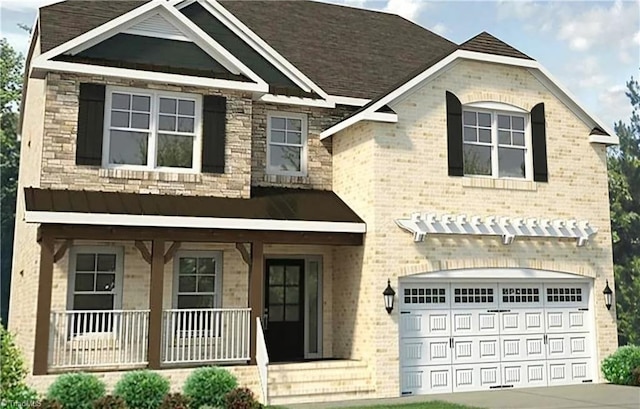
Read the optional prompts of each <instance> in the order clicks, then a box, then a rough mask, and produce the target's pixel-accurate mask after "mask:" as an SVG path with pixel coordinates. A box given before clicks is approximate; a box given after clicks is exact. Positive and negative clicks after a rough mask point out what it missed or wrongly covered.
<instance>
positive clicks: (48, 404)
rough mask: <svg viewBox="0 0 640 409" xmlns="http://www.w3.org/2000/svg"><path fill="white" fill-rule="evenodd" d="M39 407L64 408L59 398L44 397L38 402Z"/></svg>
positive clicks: (41, 408)
mask: <svg viewBox="0 0 640 409" xmlns="http://www.w3.org/2000/svg"><path fill="white" fill-rule="evenodd" d="M38 409H64V408H63V407H62V404H61V403H60V402H58V401H57V400H51V399H42V400H41V401H40V403H39V404H38Z"/></svg>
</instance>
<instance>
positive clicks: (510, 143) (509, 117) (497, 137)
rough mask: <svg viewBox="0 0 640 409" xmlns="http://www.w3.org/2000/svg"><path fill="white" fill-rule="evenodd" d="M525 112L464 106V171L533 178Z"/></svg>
mask: <svg viewBox="0 0 640 409" xmlns="http://www.w3.org/2000/svg"><path fill="white" fill-rule="evenodd" d="M527 122H528V118H527V116H526V115H525V114H514V113H509V112H500V111H489V110H479V109H475V108H468V109H464V110H463V113H462V124H463V147H464V174H465V175H475V176H491V177H499V178H518V179H530V178H531V176H532V170H531V169H532V159H531V138H530V135H529V132H528V130H527V127H528V123H527Z"/></svg>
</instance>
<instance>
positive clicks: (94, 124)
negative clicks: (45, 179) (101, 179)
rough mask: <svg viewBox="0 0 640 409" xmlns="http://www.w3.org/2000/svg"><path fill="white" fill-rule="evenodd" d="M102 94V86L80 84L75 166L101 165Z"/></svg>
mask: <svg viewBox="0 0 640 409" xmlns="http://www.w3.org/2000/svg"><path fill="white" fill-rule="evenodd" d="M104 94H105V86H104V85H101V84H85V83H83V84H80V97H79V106H78V139H77V144H76V164H77V165H91V166H100V165H101V164H102V138H103V136H104V135H103V132H104Z"/></svg>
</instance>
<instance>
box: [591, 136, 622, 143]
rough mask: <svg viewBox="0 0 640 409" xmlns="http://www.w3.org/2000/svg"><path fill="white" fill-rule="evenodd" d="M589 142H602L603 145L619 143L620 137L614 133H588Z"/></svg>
mask: <svg viewBox="0 0 640 409" xmlns="http://www.w3.org/2000/svg"><path fill="white" fill-rule="evenodd" d="M589 142H591V143H602V144H605V145H619V144H620V138H618V135H616V134H614V135H613V136H607V135H589Z"/></svg>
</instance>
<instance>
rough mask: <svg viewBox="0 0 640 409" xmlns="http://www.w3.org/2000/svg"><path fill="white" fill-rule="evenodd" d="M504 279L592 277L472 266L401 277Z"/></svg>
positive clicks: (411, 278) (418, 278)
mask: <svg viewBox="0 0 640 409" xmlns="http://www.w3.org/2000/svg"><path fill="white" fill-rule="evenodd" d="M424 279H434V280H438V279H439V280H466V281H477V280H496V279H497V280H504V281H509V280H513V279H517V280H522V279H532V280H540V279H544V280H577V281H590V280H591V279H592V277H587V276H584V275H578V274H571V273H563V272H556V271H549V270H535V269H531V268H470V269H456V270H443V271H435V272H433V273H420V274H416V275H412V276H405V277H403V278H401V279H400V281H401V282H402V283H406V282H413V281H415V280H421V281H422V280H424Z"/></svg>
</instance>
